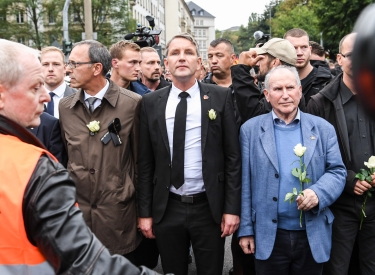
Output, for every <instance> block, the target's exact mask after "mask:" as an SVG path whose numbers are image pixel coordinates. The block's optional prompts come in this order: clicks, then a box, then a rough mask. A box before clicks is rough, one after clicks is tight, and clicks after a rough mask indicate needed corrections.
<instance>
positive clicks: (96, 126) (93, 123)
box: [86, 120, 100, 133]
mask: <svg viewBox="0 0 375 275" xmlns="http://www.w3.org/2000/svg"><path fill="white" fill-rule="evenodd" d="M99 124H100V121H96V120H94V121H91V122H90V123H89V124H87V125H86V126H87V128H89V130H90V131H91V132H93V133H95V132H98V131H99V130H100V125H99Z"/></svg>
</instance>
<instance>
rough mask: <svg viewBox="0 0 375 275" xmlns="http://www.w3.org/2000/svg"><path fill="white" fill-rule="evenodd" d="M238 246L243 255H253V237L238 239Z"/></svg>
mask: <svg viewBox="0 0 375 275" xmlns="http://www.w3.org/2000/svg"><path fill="white" fill-rule="evenodd" d="M240 246H241V248H242V250H243V253H245V254H254V253H255V242H254V236H248V237H242V238H241V239H240Z"/></svg>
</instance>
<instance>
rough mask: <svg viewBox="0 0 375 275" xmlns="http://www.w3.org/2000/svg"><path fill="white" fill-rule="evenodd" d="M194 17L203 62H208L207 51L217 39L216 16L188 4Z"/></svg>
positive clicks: (193, 4)
mask: <svg viewBox="0 0 375 275" xmlns="http://www.w3.org/2000/svg"><path fill="white" fill-rule="evenodd" d="M187 5H188V7H189V10H190V12H191V14H192V15H193V17H194V37H195V39H196V40H197V42H198V45H199V50H200V52H201V55H202V59H203V61H207V50H208V47H209V46H210V42H211V41H212V40H214V39H215V16H213V15H212V14H210V13H209V12H207V11H206V10H204V9H202V8H201V7H200V6H198V5H197V4H195V3H194V2H192V1H190V2H187Z"/></svg>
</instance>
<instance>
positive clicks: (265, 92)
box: [263, 89, 270, 102]
mask: <svg viewBox="0 0 375 275" xmlns="http://www.w3.org/2000/svg"><path fill="white" fill-rule="evenodd" d="M263 93H264V96H265V97H266V100H267V102H270V100H269V93H268V91H267V90H266V89H264V91H263Z"/></svg>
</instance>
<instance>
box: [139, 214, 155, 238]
mask: <svg viewBox="0 0 375 275" xmlns="http://www.w3.org/2000/svg"><path fill="white" fill-rule="evenodd" d="M138 229H139V230H140V231H141V232H142V234H143V235H144V236H145V237H146V238H148V239H155V235H154V232H153V230H152V218H138Z"/></svg>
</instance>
